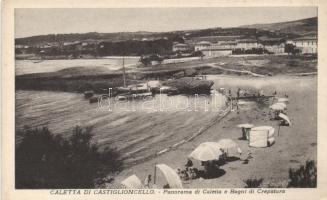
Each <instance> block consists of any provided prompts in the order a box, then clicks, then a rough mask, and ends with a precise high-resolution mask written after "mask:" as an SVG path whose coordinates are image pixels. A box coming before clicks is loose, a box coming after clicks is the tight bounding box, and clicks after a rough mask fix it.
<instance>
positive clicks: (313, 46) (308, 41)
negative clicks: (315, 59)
mask: <svg viewBox="0 0 327 200" xmlns="http://www.w3.org/2000/svg"><path fill="white" fill-rule="evenodd" d="M287 43H289V44H293V45H294V46H295V47H296V48H297V49H299V50H300V52H301V53H302V54H316V53H317V52H318V40H317V36H305V37H300V38H296V39H293V40H288V41H287Z"/></svg>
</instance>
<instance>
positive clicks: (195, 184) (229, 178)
mask: <svg viewBox="0 0 327 200" xmlns="http://www.w3.org/2000/svg"><path fill="white" fill-rule="evenodd" d="M209 78H210V79H211V80H214V81H215V85H214V87H215V88H216V89H218V88H221V87H224V88H226V89H227V90H228V89H231V90H232V92H233V94H235V92H236V91H237V88H239V87H240V88H246V89H247V88H255V89H257V90H263V92H264V94H266V95H271V94H272V93H273V92H274V91H276V92H277V96H278V97H284V95H285V94H286V95H288V97H289V100H290V101H289V103H288V104H287V110H286V113H287V115H288V116H289V117H290V120H291V122H292V126H290V127H281V128H280V135H279V136H277V131H278V122H277V121H271V120H270V116H269V115H268V112H269V105H266V106H258V105H257V104H253V103H252V104H246V105H243V106H240V110H239V112H236V111H232V112H230V113H229V114H228V115H227V116H226V117H225V118H224V119H222V120H221V121H220V122H218V123H216V124H214V125H213V126H212V127H210V128H209V129H208V130H206V131H205V132H204V133H203V134H201V135H200V136H198V137H197V138H195V139H194V140H192V141H190V142H187V143H185V144H183V145H181V146H179V147H178V148H177V149H174V150H172V151H169V152H168V153H165V154H163V155H160V156H157V157H155V158H153V159H151V160H149V161H146V162H144V163H141V164H138V165H135V166H133V167H131V168H128V169H125V170H123V171H122V172H121V173H120V174H118V175H117V177H115V181H114V183H113V184H108V185H107V187H109V188H111V187H114V186H115V185H116V186H117V185H119V183H120V182H121V181H122V180H124V179H125V178H127V177H128V176H130V175H132V174H135V175H137V176H138V177H139V178H140V179H141V180H144V179H145V177H146V176H147V175H148V174H152V176H153V174H154V168H155V167H154V166H155V164H156V163H157V164H159V163H164V164H167V165H169V166H170V167H172V168H174V169H177V168H181V169H183V168H184V164H185V163H186V160H187V156H188V155H189V154H190V153H191V152H192V150H194V149H195V148H196V147H197V146H198V145H199V144H200V143H202V142H209V141H210V142H215V141H218V140H220V139H223V138H230V139H232V140H234V141H236V142H237V144H238V145H239V146H240V148H241V149H242V152H243V153H242V156H241V157H242V158H244V157H246V156H247V154H248V153H249V152H251V153H252V156H253V158H252V159H251V160H250V162H249V163H248V164H243V162H242V161H240V160H236V161H233V162H229V163H227V164H225V165H223V166H221V169H222V172H223V173H222V175H221V176H220V177H218V178H213V179H202V178H200V179H195V180H190V181H184V182H183V187H184V188H237V187H245V183H244V181H243V180H246V179H249V178H257V179H261V178H263V186H265V187H286V186H287V182H288V170H289V168H297V167H299V166H300V165H302V164H304V163H305V162H306V160H309V159H310V160H317V77H316V76H307V77H295V76H274V77H265V78H254V77H244V76H243V77H241V76H214V77H209ZM241 123H252V124H254V125H255V126H260V125H269V126H273V127H274V128H275V131H276V132H275V133H276V135H275V136H276V137H275V139H276V142H275V144H274V145H273V146H271V147H267V148H253V147H249V146H248V142H247V141H245V140H239V139H238V138H239V137H240V136H241V130H240V129H239V128H237V125H238V124H241ZM167 131H168V130H167ZM172 137H174V136H172ZM194 164H195V165H196V166H199V165H198V163H197V162H194ZM199 168H200V169H201V167H200V166H199ZM156 183H157V185H158V186H159V188H160V187H161V186H162V185H164V184H166V181H165V179H164V177H163V175H162V174H161V172H158V171H157V176H156Z"/></svg>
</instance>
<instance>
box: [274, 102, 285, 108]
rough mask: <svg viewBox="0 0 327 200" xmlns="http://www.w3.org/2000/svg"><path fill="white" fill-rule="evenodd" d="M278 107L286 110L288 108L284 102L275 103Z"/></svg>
mask: <svg viewBox="0 0 327 200" xmlns="http://www.w3.org/2000/svg"><path fill="white" fill-rule="evenodd" d="M275 104H276V105H279V106H281V107H284V109H285V108H286V107H287V106H286V104H285V103H284V102H277V103H275Z"/></svg>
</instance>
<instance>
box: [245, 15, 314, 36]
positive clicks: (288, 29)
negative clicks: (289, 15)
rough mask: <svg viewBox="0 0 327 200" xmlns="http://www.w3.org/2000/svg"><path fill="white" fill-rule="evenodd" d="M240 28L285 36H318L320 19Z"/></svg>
mask: <svg viewBox="0 0 327 200" xmlns="http://www.w3.org/2000/svg"><path fill="white" fill-rule="evenodd" d="M240 28H255V29H259V30H267V31H272V32H279V33H284V34H289V33H291V34H298V35H309V34H317V31H318V18H317V17H312V18H307V19H301V20H296V21H288V22H279V23H270V24H253V25H245V26H240Z"/></svg>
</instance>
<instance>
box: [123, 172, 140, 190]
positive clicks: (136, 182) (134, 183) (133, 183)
mask: <svg viewBox="0 0 327 200" xmlns="http://www.w3.org/2000/svg"><path fill="white" fill-rule="evenodd" d="M121 184H123V185H125V186H126V187H127V188H130V189H140V188H142V187H143V186H142V182H141V180H140V179H139V178H138V177H137V176H136V175H135V174H134V175H132V176H129V177H128V178H126V179H125V180H123V181H122V182H121Z"/></svg>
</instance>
